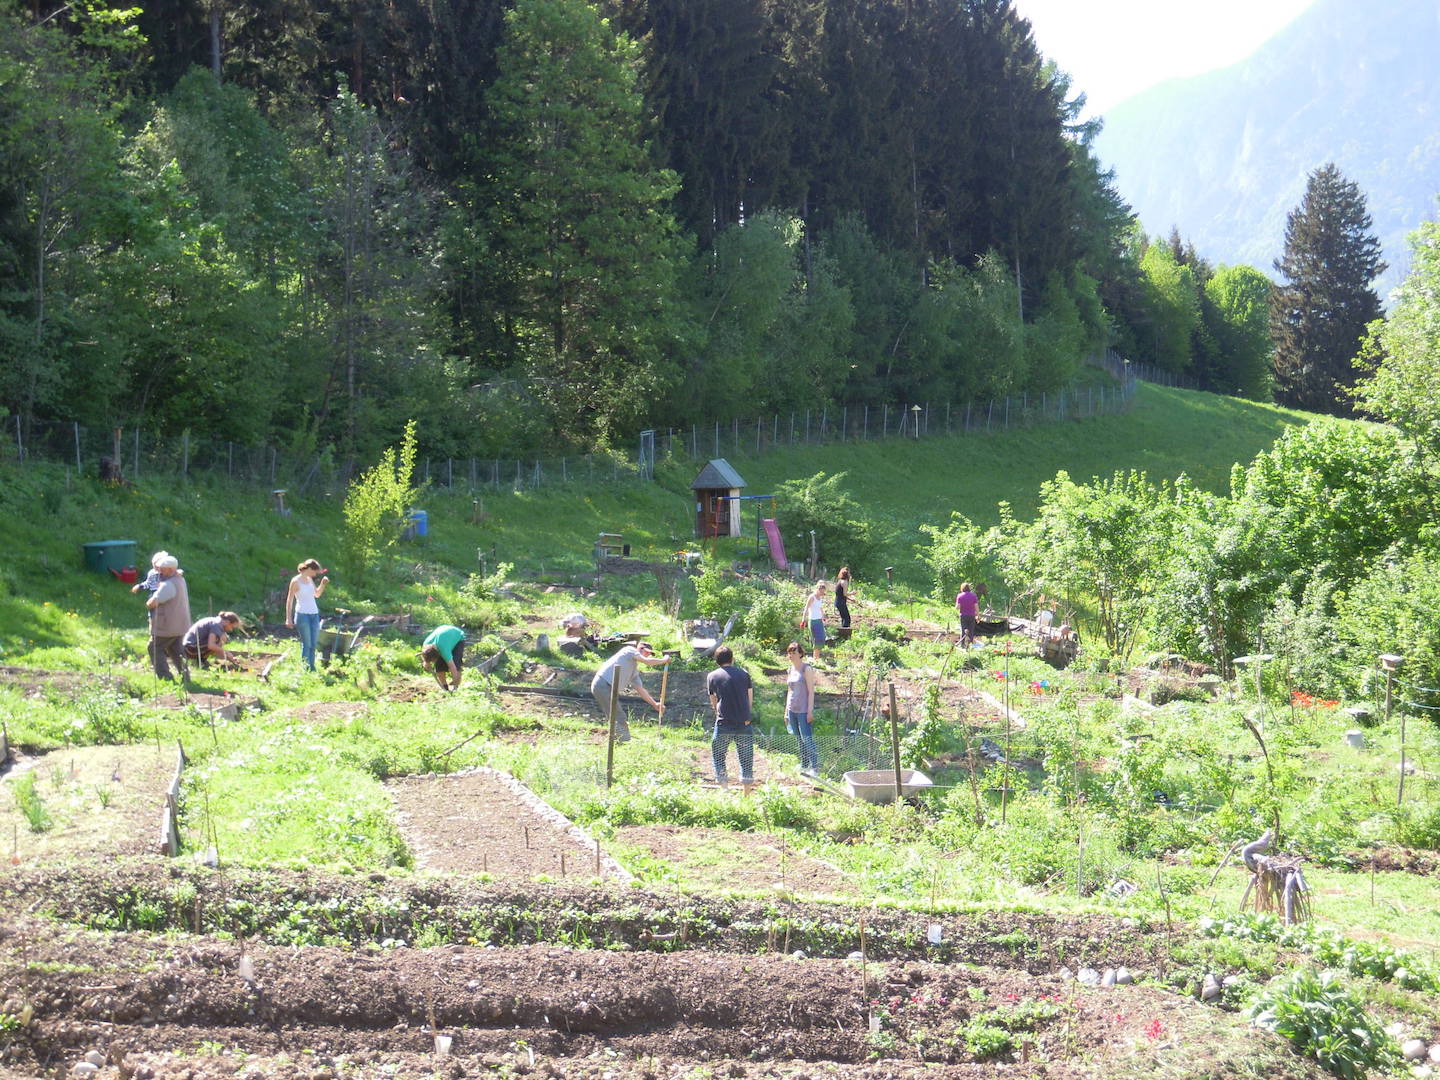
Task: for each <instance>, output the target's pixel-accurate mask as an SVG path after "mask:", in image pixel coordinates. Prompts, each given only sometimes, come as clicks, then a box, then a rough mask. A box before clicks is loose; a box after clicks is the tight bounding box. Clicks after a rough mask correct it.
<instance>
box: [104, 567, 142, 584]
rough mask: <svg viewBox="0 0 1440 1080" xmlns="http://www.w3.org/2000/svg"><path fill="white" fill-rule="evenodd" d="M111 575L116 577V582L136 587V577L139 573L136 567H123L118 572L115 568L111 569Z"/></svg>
mask: <svg viewBox="0 0 1440 1080" xmlns="http://www.w3.org/2000/svg"><path fill="white" fill-rule="evenodd" d="M110 573H112V574H114V575H115V580H116V581H121V582H124V583H125V584H126V585H134V584H135V580H136V577H137V573H136V570H135V567H133V566H126V567H123V568H122V569H119V570H116V569H115V568H113V567H112V568H111V569H110Z"/></svg>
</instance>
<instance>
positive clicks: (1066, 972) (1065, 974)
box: [1055, 967, 1075, 982]
mask: <svg viewBox="0 0 1440 1080" xmlns="http://www.w3.org/2000/svg"><path fill="white" fill-rule="evenodd" d="M1055 974H1056V975H1058V976H1059V977H1060V978H1061V979H1063V980H1064V981H1065V982H1069V981H1070V980H1071V979H1073V978H1075V973H1074V972H1073V971H1071V970H1070V969H1069V968H1068V967H1062V968H1061V969H1060V970H1059V971H1057V972H1056V973H1055Z"/></svg>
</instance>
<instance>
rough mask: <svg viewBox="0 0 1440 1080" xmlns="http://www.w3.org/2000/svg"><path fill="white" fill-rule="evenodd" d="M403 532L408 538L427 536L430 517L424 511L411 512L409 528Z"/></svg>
mask: <svg viewBox="0 0 1440 1080" xmlns="http://www.w3.org/2000/svg"><path fill="white" fill-rule="evenodd" d="M405 531H406V533H407V534H408V535H410V536H429V535H430V515H429V514H427V513H426V512H425V511H424V510H411V511H410V527H409V528H408V529H406V530H405Z"/></svg>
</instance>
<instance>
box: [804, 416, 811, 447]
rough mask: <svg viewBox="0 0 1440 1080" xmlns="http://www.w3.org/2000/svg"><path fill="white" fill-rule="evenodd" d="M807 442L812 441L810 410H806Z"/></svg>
mask: <svg viewBox="0 0 1440 1080" xmlns="http://www.w3.org/2000/svg"><path fill="white" fill-rule="evenodd" d="M805 441H806V442H807V443H808V442H809V441H810V410H809V409H806V410H805Z"/></svg>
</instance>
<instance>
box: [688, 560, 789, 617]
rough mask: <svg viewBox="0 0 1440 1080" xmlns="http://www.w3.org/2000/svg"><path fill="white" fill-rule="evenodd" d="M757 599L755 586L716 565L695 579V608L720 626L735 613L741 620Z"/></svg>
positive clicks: (707, 568)
mask: <svg viewBox="0 0 1440 1080" xmlns="http://www.w3.org/2000/svg"><path fill="white" fill-rule="evenodd" d="M760 595H761V590H760V589H759V588H758V587H757V586H756V585H754V584H753V583H751V582H749V581H745V580H743V579H741V578H738V577H736V576H735V575H734V574H732V573H731V572H730V571H728V570H723V569H721V568H720V567H718V566H715V565H707V566H706V567H705V569H704V570H703V571H702V572H701V574H700V576H699V577H698V578H696V579H695V606H696V608H697V609H698V610H699V612H700V614H701V615H704V616H706V617H708V618H711V619H719V620H721V622H724V620H726V619H728V618H729V617H730V616H731V615H733V614H735V613H737V612H738V613H739V614H740V615H741V616H742V617H743V616H744V615H745V613H746V612H748V611H749V610H750V605H752V604H753V603H754V602H755V600H756V599H757V598H758V597H759V596H760ZM797 607H798V605H797Z"/></svg>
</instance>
